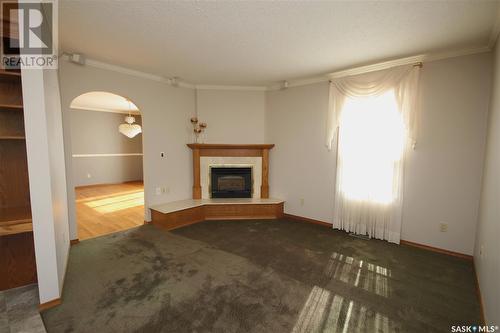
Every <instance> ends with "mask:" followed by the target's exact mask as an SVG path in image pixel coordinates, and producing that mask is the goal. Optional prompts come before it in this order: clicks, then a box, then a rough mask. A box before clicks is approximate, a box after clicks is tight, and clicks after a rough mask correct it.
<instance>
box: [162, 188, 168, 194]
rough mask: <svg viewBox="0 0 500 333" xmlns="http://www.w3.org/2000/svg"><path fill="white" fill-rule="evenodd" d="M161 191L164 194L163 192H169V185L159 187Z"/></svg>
mask: <svg viewBox="0 0 500 333" xmlns="http://www.w3.org/2000/svg"><path fill="white" fill-rule="evenodd" d="M161 193H162V194H165V193H170V188H169V187H162V188H161Z"/></svg>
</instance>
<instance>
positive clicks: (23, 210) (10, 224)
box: [0, 207, 33, 236]
mask: <svg viewBox="0 0 500 333" xmlns="http://www.w3.org/2000/svg"><path fill="white" fill-rule="evenodd" d="M31 222H32V220H31V208H30V207H15V208H0V236H6V235H13V234H19V233H23V232H30V231H33V226H32V223H31Z"/></svg>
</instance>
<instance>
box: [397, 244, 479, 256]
mask: <svg viewBox="0 0 500 333" xmlns="http://www.w3.org/2000/svg"><path fill="white" fill-rule="evenodd" d="M400 244H401V245H408V246H413V247H418V248H420V249H424V250H428V251H432V252H437V253H441V254H446V255H449V256H452V257H457V258H462V259H466V260H470V261H473V260H474V257H473V256H471V255H468V254H463V253H459V252H453V251H449V250H445V249H440V248H438V247H434V246H429V245H424V244H420V243H415V242H410V241H407V240H404V239H402V240H401V241H400Z"/></svg>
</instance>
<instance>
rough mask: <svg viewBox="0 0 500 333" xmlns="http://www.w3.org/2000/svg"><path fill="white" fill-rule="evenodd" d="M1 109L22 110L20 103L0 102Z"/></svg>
mask: <svg viewBox="0 0 500 333" xmlns="http://www.w3.org/2000/svg"><path fill="white" fill-rule="evenodd" d="M1 110H18V111H23V106H22V105H16V104H0V111H1Z"/></svg>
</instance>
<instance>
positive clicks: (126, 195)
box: [70, 91, 144, 240]
mask: <svg viewBox="0 0 500 333" xmlns="http://www.w3.org/2000/svg"><path fill="white" fill-rule="evenodd" d="M70 135H71V158H72V171H73V174H72V175H71V177H72V178H73V184H74V187H75V208H76V222H77V231H78V239H79V240H85V239H89V238H93V237H97V236H102V235H106V234H110V233H113V232H117V231H122V230H126V229H129V228H133V227H136V226H139V225H142V224H143V223H144V184H143V179H144V178H143V154H142V150H143V145H142V117H141V113H140V110H139V108H138V107H137V105H136V104H135V103H134V102H133V101H131V100H130V99H129V98H127V97H124V96H120V95H117V94H114V93H110V92H103V91H92V92H87V93H84V94H81V95H79V96H78V97H76V98H75V99H73V101H72V102H71V104H70Z"/></svg>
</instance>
